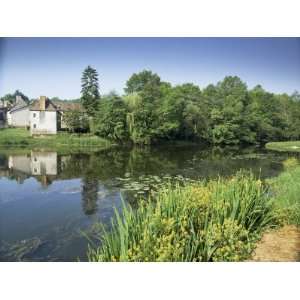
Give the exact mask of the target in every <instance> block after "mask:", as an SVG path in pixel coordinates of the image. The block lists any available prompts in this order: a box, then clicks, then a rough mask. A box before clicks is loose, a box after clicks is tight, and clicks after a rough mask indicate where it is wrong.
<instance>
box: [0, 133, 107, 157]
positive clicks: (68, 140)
mask: <svg viewBox="0 0 300 300" xmlns="http://www.w3.org/2000/svg"><path fill="white" fill-rule="evenodd" d="M111 145H112V144H111V142H110V141H108V140H106V139H103V138H100V137H98V136H94V135H90V134H75V133H74V134H71V133H67V132H59V133H58V134H56V135H52V136H50V135H48V136H35V137H32V136H31V135H30V132H29V131H28V130H26V129H23V128H5V129H0V147H3V148H4V147H9V148H11V147H15V148H17V147H20V148H45V149H55V150H64V149H65V150H70V151H72V150H75V149H80V148H85V149H88V148H97V149H98V148H107V147H110V146H111Z"/></svg>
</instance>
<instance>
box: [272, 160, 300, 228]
mask: <svg viewBox="0 0 300 300" xmlns="http://www.w3.org/2000/svg"><path fill="white" fill-rule="evenodd" d="M289 161H290V162H289V163H286V166H288V167H286V170H285V172H283V173H281V174H280V175H279V176H278V177H276V178H272V179H269V180H268V184H269V185H270V191H271V193H272V197H273V198H274V203H275V204H276V206H277V207H278V209H279V210H280V211H281V212H282V214H283V218H284V222H286V223H288V224H294V225H298V226H300V166H299V164H298V161H297V164H296V162H295V160H294V159H293V160H292V159H289ZM297 165H298V166H297Z"/></svg>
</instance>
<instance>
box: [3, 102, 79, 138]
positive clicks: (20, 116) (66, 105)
mask: <svg viewBox="0 0 300 300" xmlns="http://www.w3.org/2000/svg"><path fill="white" fill-rule="evenodd" d="M71 110H82V106H81V104H80V103H73V102H67V101H58V100H56V101H51V100H50V99H48V98H47V97H46V96H40V98H39V99H38V100H35V101H33V102H32V103H30V104H29V103H27V102H26V101H25V100H24V99H23V98H22V97H21V96H16V100H15V103H14V104H13V105H12V106H10V107H9V106H7V105H6V106H5V107H4V105H3V103H1V106H0V128H2V127H5V126H6V124H7V125H9V126H11V127H24V128H28V129H30V133H31V135H45V134H56V133H57V131H58V130H64V129H67V125H66V124H65V122H64V118H63V116H64V114H65V113H66V112H67V111H71Z"/></svg>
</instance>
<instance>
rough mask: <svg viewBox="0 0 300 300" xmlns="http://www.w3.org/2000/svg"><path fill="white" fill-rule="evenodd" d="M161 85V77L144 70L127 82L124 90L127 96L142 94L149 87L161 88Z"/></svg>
mask: <svg viewBox="0 0 300 300" xmlns="http://www.w3.org/2000/svg"><path fill="white" fill-rule="evenodd" d="M160 84H161V81H160V77H159V76H158V75H157V74H155V73H152V72H151V71H149V70H143V71H142V72H139V73H134V74H133V75H132V76H131V77H130V78H129V79H128V81H127V82H126V88H125V89H124V90H125V92H126V94H131V93H137V92H141V91H143V90H144V89H145V87H146V86H147V85H149V86H151V87H153V86H159V85H160Z"/></svg>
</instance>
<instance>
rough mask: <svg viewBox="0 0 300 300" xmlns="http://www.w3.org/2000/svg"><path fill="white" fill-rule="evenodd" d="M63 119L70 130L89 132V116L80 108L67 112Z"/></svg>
mask: <svg viewBox="0 0 300 300" xmlns="http://www.w3.org/2000/svg"><path fill="white" fill-rule="evenodd" d="M63 120H64V122H65V124H66V126H67V128H68V130H69V131H70V132H87V131H88V130H89V119H88V116H87V114H86V113H84V112H82V111H80V110H70V111H67V112H65V113H64V115H63Z"/></svg>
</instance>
